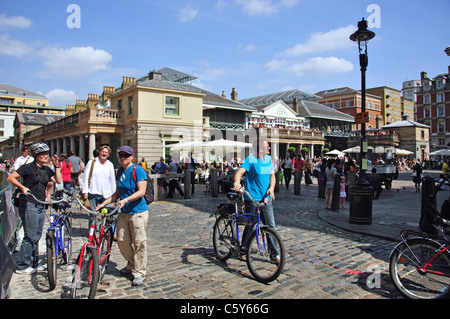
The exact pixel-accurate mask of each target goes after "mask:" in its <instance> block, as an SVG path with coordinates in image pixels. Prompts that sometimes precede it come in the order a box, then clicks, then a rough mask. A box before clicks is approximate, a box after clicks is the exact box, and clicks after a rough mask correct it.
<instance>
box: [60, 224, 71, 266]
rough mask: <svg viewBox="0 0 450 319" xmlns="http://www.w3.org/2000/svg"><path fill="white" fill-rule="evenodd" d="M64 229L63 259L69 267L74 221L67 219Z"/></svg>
mask: <svg viewBox="0 0 450 319" xmlns="http://www.w3.org/2000/svg"><path fill="white" fill-rule="evenodd" d="M62 227H63V229H62V233H63V236H62V247H61V248H62V250H63V251H62V259H63V261H64V263H65V264H66V265H67V264H69V262H70V258H71V257H72V221H71V219H70V218H69V217H67V218H66V220H65V222H64V225H63V226H62ZM66 246H67V247H66Z"/></svg>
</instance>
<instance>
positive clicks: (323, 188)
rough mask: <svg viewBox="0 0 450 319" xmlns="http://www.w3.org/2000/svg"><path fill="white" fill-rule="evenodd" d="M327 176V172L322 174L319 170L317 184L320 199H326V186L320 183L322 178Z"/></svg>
mask: <svg viewBox="0 0 450 319" xmlns="http://www.w3.org/2000/svg"><path fill="white" fill-rule="evenodd" d="M324 174H325V172H323V173H322V171H321V170H319V176H318V177H317V184H318V185H319V187H318V190H319V193H318V195H317V197H318V198H323V199H325V198H326V195H325V192H326V186H325V185H322V184H320V181H321V180H322V176H323V175H324Z"/></svg>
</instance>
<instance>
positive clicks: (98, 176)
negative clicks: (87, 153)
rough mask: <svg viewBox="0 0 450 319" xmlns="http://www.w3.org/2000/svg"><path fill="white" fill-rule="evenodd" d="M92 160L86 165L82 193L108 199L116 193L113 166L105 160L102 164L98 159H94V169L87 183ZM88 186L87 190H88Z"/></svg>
mask: <svg viewBox="0 0 450 319" xmlns="http://www.w3.org/2000/svg"><path fill="white" fill-rule="evenodd" d="M92 161H93V160H89V162H88V163H87V164H86V168H85V170H84V176H83V193H89V194H97V195H102V196H103V198H109V197H110V196H111V195H112V194H114V193H115V191H116V176H115V175H114V165H113V164H112V163H111V162H110V161H109V160H106V162H105V163H102V162H101V161H100V160H99V159H98V157H96V158H95V163H94V169H93V170H92V176H91V180H90V182H89V183H88V179H89V174H90V172H91V165H92ZM88 185H89V188H88Z"/></svg>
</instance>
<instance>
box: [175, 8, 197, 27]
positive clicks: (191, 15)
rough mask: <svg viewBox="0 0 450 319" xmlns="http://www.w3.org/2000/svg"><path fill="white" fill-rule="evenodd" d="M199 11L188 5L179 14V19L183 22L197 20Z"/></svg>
mask: <svg viewBox="0 0 450 319" xmlns="http://www.w3.org/2000/svg"><path fill="white" fill-rule="evenodd" d="M197 13H198V10H197V9H194V7H192V5H190V4H188V5H187V6H186V7H185V8H183V9H181V10H180V11H179V12H178V19H179V20H180V21H181V22H182V23H185V22H189V21H192V20H194V19H195V17H196V16H197Z"/></svg>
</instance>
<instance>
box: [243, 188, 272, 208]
mask: <svg viewBox="0 0 450 319" xmlns="http://www.w3.org/2000/svg"><path fill="white" fill-rule="evenodd" d="M238 193H239V194H241V195H242V194H244V195H247V197H248V198H250V200H251V201H252V202H253V203H254V204H256V205H257V206H258V207H263V206H266V205H267V204H268V203H269V201H268V199H267V198H264V202H263V203H258V202H257V201H255V200H254V199H253V197H252V196H251V195H250V194H249V193H248V192H247V191H246V190H245V188H244V187H243V186H242V187H241V188H240V189H239V190H238Z"/></svg>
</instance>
